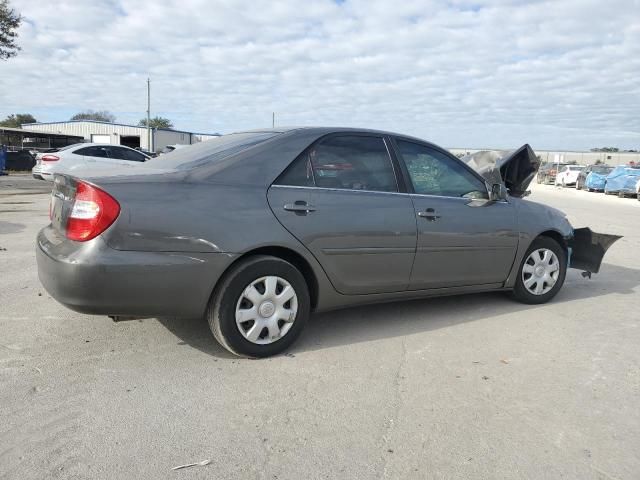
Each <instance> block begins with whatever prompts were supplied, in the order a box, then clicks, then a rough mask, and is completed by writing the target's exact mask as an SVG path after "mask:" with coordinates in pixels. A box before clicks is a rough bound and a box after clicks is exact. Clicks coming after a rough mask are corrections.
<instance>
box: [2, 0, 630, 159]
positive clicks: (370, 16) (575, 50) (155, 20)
mask: <svg viewBox="0 0 640 480" xmlns="http://www.w3.org/2000/svg"><path fill="white" fill-rule="evenodd" d="M11 4H12V5H13V7H14V8H16V9H17V10H18V11H19V12H20V13H21V14H22V15H23V16H24V22H23V25H22V27H21V30H20V38H19V42H20V44H21V46H22V52H21V53H20V54H19V56H18V57H16V58H13V59H10V60H9V61H7V62H1V63H0V116H2V117H4V116H6V115H7V114H10V113H16V112H21V113H22V112H30V113H32V114H34V115H35V116H36V118H37V119H38V120H40V121H56V120H66V119H68V118H69V117H70V116H71V115H73V114H74V113H75V112H77V111H79V110H82V109H87V108H91V109H94V110H104V109H106V110H110V111H111V112H113V113H114V114H115V115H116V117H117V121H119V122H123V123H129V122H134V123H137V121H138V120H139V119H140V118H142V117H144V115H145V110H146V83H145V81H146V78H147V76H150V77H151V81H152V115H156V114H158V115H162V116H166V117H168V118H170V119H171V120H172V121H173V122H174V125H175V127H176V128H180V129H185V130H193V131H199V132H223V133H225V132H231V131H236V130H241V129H249V128H258V127H264V126H270V125H271V112H273V111H275V112H276V124H279V125H338V126H363V127H372V128H381V129H386V130H393V131H399V132H403V133H410V134H413V135H417V136H420V137H423V138H427V139H429V140H431V141H434V142H436V143H439V144H441V145H443V146H448V147H455V146H458V147H501V148H503V147H514V146H518V145H520V144H522V143H525V142H529V143H531V144H532V146H533V147H534V148H557V149H560V148H562V149H582V148H586V149H588V148H591V147H594V146H609V145H611V146H618V147H620V148H636V149H637V148H640V0H624V1H623V0H607V1H602V0H593V1H590V0H551V1H516V0H488V1H483V0H469V1H468V0H424V1H411V0H400V1H391V0H383V1H377V0H375V1H374V0H346V1H332V0H326V1H311V0H305V1H302V0H297V1H293V0H292V1H288V0H287V1H280V0H278V1H276V0H251V1H247V2H242V1H239V0H224V1H214V0H201V1H199V0H180V1H175V2H171V1H168V0H122V1H121V0H91V1H89V0H71V1H64V0H56V1H51V0H11Z"/></svg>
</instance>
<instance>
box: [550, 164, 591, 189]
mask: <svg viewBox="0 0 640 480" xmlns="http://www.w3.org/2000/svg"><path fill="white" fill-rule="evenodd" d="M584 168H585V167H584V165H565V166H564V167H562V168H561V169H559V170H558V173H557V175H556V179H555V182H554V183H555V185H562V186H563V187H567V186H570V185H575V183H576V180H577V179H578V175H579V174H580V172H581V171H582V170H584Z"/></svg>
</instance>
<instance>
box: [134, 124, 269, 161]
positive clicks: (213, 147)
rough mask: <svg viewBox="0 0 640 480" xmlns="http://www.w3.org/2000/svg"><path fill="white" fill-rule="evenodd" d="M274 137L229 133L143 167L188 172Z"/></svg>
mask: <svg viewBox="0 0 640 480" xmlns="http://www.w3.org/2000/svg"><path fill="white" fill-rule="evenodd" d="M276 135H279V133H278V132H245V133H231V134H229V135H223V136H221V137H216V138H213V139H211V140H206V141H204V142H200V143H197V144H195V145H191V146H190V147H189V148H178V149H175V150H174V151H172V152H170V153H166V154H164V155H160V156H159V157H156V158H154V159H153V160H152V161H149V162H145V165H149V166H151V167H153V168H169V169H175V170H189V169H191V168H197V167H202V166H204V165H209V164H214V163H217V162H219V161H221V160H224V159H225V158H228V157H230V156H232V155H235V154H237V153H240V152H242V151H243V150H246V149H248V148H251V147H253V146H256V145H258V144H260V143H262V142H265V141H267V140H269V139H270V138H272V137H275V136H276Z"/></svg>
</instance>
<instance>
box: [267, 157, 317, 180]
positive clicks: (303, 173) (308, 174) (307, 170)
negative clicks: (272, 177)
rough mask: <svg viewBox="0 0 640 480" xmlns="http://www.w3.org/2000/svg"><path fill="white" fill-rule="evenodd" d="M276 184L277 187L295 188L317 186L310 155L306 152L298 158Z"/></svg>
mask: <svg viewBox="0 0 640 480" xmlns="http://www.w3.org/2000/svg"><path fill="white" fill-rule="evenodd" d="M275 183H276V185H289V186H295V187H313V186H315V183H314V181H313V171H312V169H311V162H310V161H309V154H308V153H307V152H304V153H303V154H302V155H300V156H299V157H298V158H296V159H295V160H294V161H293V162H292V163H291V165H289V166H288V167H287V169H286V170H285V171H284V173H283V174H282V175H280V178H278V179H277V180H276V182H275Z"/></svg>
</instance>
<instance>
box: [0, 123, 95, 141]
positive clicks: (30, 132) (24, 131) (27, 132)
mask: <svg viewBox="0 0 640 480" xmlns="http://www.w3.org/2000/svg"><path fill="white" fill-rule="evenodd" d="M25 125H27V124H25ZM28 125H34V124H32V123H30V124H28ZM0 131H2V132H15V133H22V134H24V135H33V136H36V137H49V136H51V137H64V138H83V137H81V136H79V135H69V134H67V133H49V132H42V131H40V130H27V129H24V128H13V127H0Z"/></svg>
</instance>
